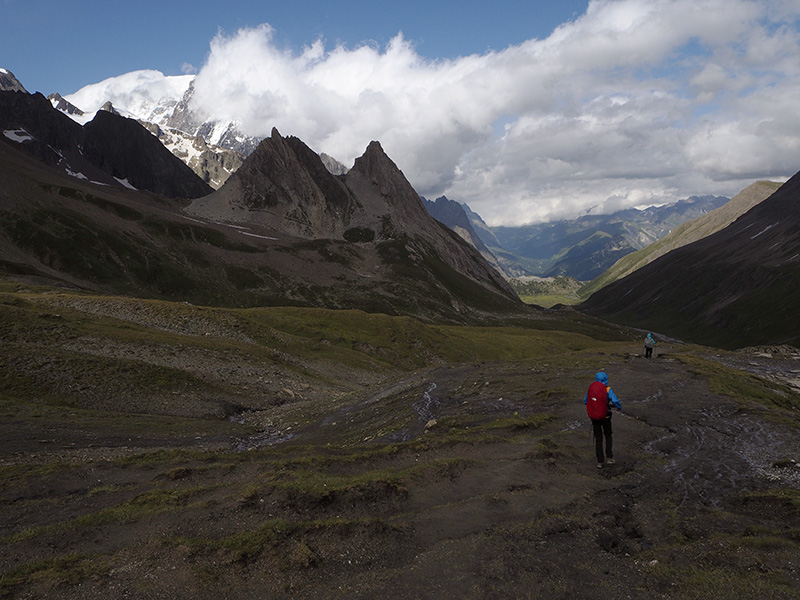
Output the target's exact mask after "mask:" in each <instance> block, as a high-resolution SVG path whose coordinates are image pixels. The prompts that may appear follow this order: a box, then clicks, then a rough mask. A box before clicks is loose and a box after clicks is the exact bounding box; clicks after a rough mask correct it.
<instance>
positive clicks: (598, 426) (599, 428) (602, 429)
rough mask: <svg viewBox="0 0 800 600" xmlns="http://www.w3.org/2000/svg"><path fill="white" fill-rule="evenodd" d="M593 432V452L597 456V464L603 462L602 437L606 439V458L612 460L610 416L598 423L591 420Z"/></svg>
mask: <svg viewBox="0 0 800 600" xmlns="http://www.w3.org/2000/svg"><path fill="white" fill-rule="evenodd" d="M592 429H593V430H594V451H595V453H596V454H597V463H598V464H600V463H602V462H605V459H604V458H603V436H604V435H605V437H606V454H605V455H606V457H607V458H614V451H613V449H612V447H611V416H610V415H609V416H608V417H606V418H605V419H600V420H599V421H595V420H592Z"/></svg>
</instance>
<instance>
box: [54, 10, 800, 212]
mask: <svg viewBox="0 0 800 600" xmlns="http://www.w3.org/2000/svg"><path fill="white" fill-rule="evenodd" d="M799 23H800V3H798V2H797V1H796V0H774V1H773V0H764V1H759V2H753V1H749V0H662V1H658V2H653V1H652V0H594V1H592V2H590V3H589V5H588V8H587V10H586V12H585V13H584V14H582V15H580V16H578V17H576V18H575V19H574V20H572V21H569V22H566V23H563V24H562V25H560V26H559V27H557V28H556V29H555V30H554V31H553V32H552V33H551V34H550V35H549V36H548V37H547V38H545V39H530V40H528V41H525V42H523V43H521V44H518V45H512V46H509V47H507V48H506V49H503V50H498V51H490V52H486V53H485V54H480V55H478V54H474V55H470V56H462V57H458V58H451V59H431V58H427V57H423V56H421V55H420V54H419V53H418V52H417V51H416V49H415V45H414V41H413V40H409V39H406V38H405V37H404V36H403V34H402V33H401V32H398V34H397V36H396V37H395V38H394V39H392V40H391V42H389V43H388V44H387V45H386V46H379V45H377V44H362V45H359V46H357V47H347V46H345V45H330V44H328V43H326V41H325V40H324V39H319V40H317V41H316V42H315V43H313V44H312V45H310V46H307V47H304V48H302V49H299V50H298V49H289V48H285V47H281V46H280V45H279V44H278V43H277V41H276V37H277V36H276V32H275V31H274V30H273V29H272V27H271V26H269V25H267V24H264V25H260V26H257V27H251V28H243V29H240V30H238V31H236V32H235V33H232V34H226V33H224V32H220V33H219V34H218V35H217V36H216V37H215V38H214V39H213V40H212V41H211V43H210V48H209V53H208V56H207V58H206V60H205V62H204V64H202V65H201V66H199V67H197V68H196V69H195V68H194V67H192V66H191V65H186V72H192V71H194V70H196V71H197V73H196V75H181V76H175V77H165V76H163V75H161V74H160V73H158V72H157V71H155V72H154V71H144V72H140V73H138V74H128V75H127V76H123V77H120V78H115V79H116V80H117V81H116V90H117V91H116V94H117V96H118V98H117V99H116V100H115V98H114V97H112V94H111V88H112V87H113V86H111V85H110V84H109V82H103V83H101V84H96V85H95V86H88V87H87V88H84V89H82V90H80V91H78V92H77V93H75V94H72V95H71V96H69V97H68V99H69V100H70V101H71V102H73V103H75V104H76V105H77V106H79V107H81V108H82V109H84V110H95V109H96V108H98V107H99V104H102V103H103V102H105V101H106V100H108V99H111V100H112V102H114V103H115V104H118V105H119V106H121V107H123V108H124V107H125V103H124V102H125V99H124V98H123V96H125V95H126V94H127V95H133V94H139V95H140V97H139V98H138V100H137V101H138V102H140V103H141V102H143V101H152V102H157V101H158V99H159V98H157V97H156V96H158V94H162V93H163V95H169V94H177V96H178V97H180V93H179V92H180V90H182V89H185V88H186V86H188V82H189V81H190V80H191V78H192V77H195V79H194V82H195V83H194V85H195V94H194V100H193V102H194V104H193V109H194V110H196V111H198V113H200V114H202V115H203V116H204V117H206V118H209V119H216V120H235V121H237V122H238V123H239V124H240V128H241V129H242V130H243V131H244V132H245V133H247V134H250V135H254V136H264V135H268V134H269V132H270V130H271V129H272V127H277V128H278V129H279V130H280V131H281V133H282V134H283V135H294V136H297V137H299V138H300V139H302V140H303V141H304V142H306V143H307V144H308V145H309V146H310V147H311V148H313V149H314V150H315V151H317V152H325V153H327V154H329V155H331V156H334V157H335V158H337V159H338V160H340V161H342V162H343V163H345V164H347V165H351V164H352V162H353V160H354V159H355V158H356V157H358V156H360V155H361V154H362V153H363V152H364V149H365V148H366V146H367V144H368V143H369V142H370V141H371V140H379V141H380V142H381V144H382V145H383V147H384V149H385V150H386V152H387V153H388V154H389V156H391V157H392V159H393V160H394V161H395V162H396V163H397V165H398V166H399V167H400V168H401V169H402V170H403V172H404V173H405V175H406V177H407V178H408V179H409V181H411V183H412V184H413V185H414V187H415V188H416V189H417V191H419V193H421V194H423V195H425V196H428V197H437V196H439V195H442V194H445V195H447V196H448V197H449V198H451V199H455V200H459V201H463V202H467V203H468V204H469V205H470V206H471V207H472V208H473V210H476V211H477V212H478V213H480V214H481V215H482V216H483V217H484V218H485V219H486V220H487V222H489V223H490V224H491V225H500V224H507V225H519V224H522V223H526V222H540V221H546V220H552V219H559V218H571V217H575V216H578V215H580V214H584V213H586V212H611V211H613V210H618V209H621V208H627V207H632V206H642V205H650V204H661V203H665V202H672V201H675V200H678V199H681V198H685V197H687V196H690V195H694V194H719V195H728V196H731V195H733V194H735V193H737V192H738V191H740V190H741V189H742V188H744V187H745V186H747V185H749V184H750V183H752V182H753V181H754V180H755V179H761V178H772V179H778V180H783V179H785V178H787V177H789V176H791V175H793V174H794V173H795V172H797V171H798V169H800V120H799V119H797V116H796V101H797V98H798V97H800V77H798V75H800V73H798V71H800V33H799V29H800V27H798V24H799ZM123 81H124V82H125V87H120V85H121V82H123ZM101 86H105V88H106V89H102V88H101ZM142 94H144V95H147V94H150V95H151V96H152V97H150V98H149V100H148V98H145V99H144V100H143V99H142V97H141V96H142ZM104 95H105V97H103V96H104Z"/></svg>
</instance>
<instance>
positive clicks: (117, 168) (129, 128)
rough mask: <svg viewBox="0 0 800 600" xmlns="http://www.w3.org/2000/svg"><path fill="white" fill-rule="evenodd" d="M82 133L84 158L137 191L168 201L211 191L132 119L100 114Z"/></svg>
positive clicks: (104, 112)
mask: <svg viewBox="0 0 800 600" xmlns="http://www.w3.org/2000/svg"><path fill="white" fill-rule="evenodd" d="M83 129H84V134H85V135H84V140H83V154H84V156H86V158H87V159H88V160H89V161H91V162H92V163H93V164H95V165H97V166H98V167H100V168H101V169H103V170H104V171H105V172H107V173H110V174H111V175H112V176H113V177H115V178H116V179H118V180H126V181H127V182H128V183H129V184H130V185H132V186H133V187H135V188H136V189H141V190H148V191H150V192H154V193H156V194H160V195H162V196H167V197H169V198H198V197H200V196H205V195H206V194H210V193H211V192H212V191H213V189H212V188H211V187H210V186H209V185H208V184H206V183H205V182H204V181H203V180H202V179H200V178H199V177H198V176H197V175H195V173H194V172H193V171H192V170H191V169H190V168H189V167H188V166H186V164H185V163H183V162H182V161H181V160H180V159H178V158H176V157H175V156H174V155H173V154H172V153H171V152H170V151H169V150H167V149H166V148H165V147H164V145H163V144H162V143H161V142H159V141H158V138H156V137H155V136H153V135H152V134H150V132H149V131H147V130H146V129H145V128H144V127H142V126H141V125H139V123H137V122H136V121H134V120H133V119H127V118H125V117H120V116H118V115H115V114H113V113H110V112H107V111H102V110H101V111H98V113H97V115H96V116H95V118H94V119H92V120H91V121H90V122H89V123H87V124H86V125H85V126H84V127H83Z"/></svg>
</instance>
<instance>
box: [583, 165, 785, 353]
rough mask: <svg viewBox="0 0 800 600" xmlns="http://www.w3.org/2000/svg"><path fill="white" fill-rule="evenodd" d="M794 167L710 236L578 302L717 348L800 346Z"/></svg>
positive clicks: (602, 314)
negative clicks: (770, 190)
mask: <svg viewBox="0 0 800 600" xmlns="http://www.w3.org/2000/svg"><path fill="white" fill-rule="evenodd" d="M799 207H800V173H798V174H796V175H795V176H793V177H792V178H791V179H789V181H787V182H786V183H784V184H783V185H781V186H780V187H779V188H778V190H777V191H775V192H774V193H773V194H771V195H770V196H769V197H768V198H767V199H766V200H763V201H762V202H760V203H758V204H756V205H755V206H754V207H753V208H751V209H750V210H748V211H747V212H745V213H744V214H743V215H741V216H740V217H738V218H737V219H736V220H735V221H733V223H731V224H730V225H728V226H727V227H725V228H724V229H721V230H719V231H717V232H715V233H713V234H712V235H709V236H707V237H704V238H702V239H700V240H698V241H696V242H693V243H691V244H687V245H685V246H682V247H680V248H676V249H674V250H672V251H671V252H668V253H667V254H664V255H663V256H661V257H659V258H657V259H656V260H654V261H653V262H651V263H649V264H647V265H645V266H643V267H642V268H640V269H638V270H636V271H634V272H633V273H631V274H630V275H628V276H626V277H623V278H622V279H619V280H617V281H615V282H613V283H611V284H609V285H607V286H605V287H603V288H602V289H600V290H598V291H597V292H595V293H594V294H593V295H592V296H591V297H589V298H588V299H587V300H586V301H585V302H583V303H582V304H580V305H578V309H579V310H581V311H583V312H586V313H587V314H591V315H594V316H599V317H601V318H603V319H606V320H609V321H613V322H618V323H624V324H627V325H631V326H636V327H641V328H647V329H650V330H652V331H659V332H663V333H665V334H668V335H672V336H675V337H679V338H681V339H685V340H689V341H694V342H698V343H703V344H707V345H713V346H717V347H722V348H741V347H744V346H756V345H762V344H789V345H793V346H798V345H800V321H799V320H798V319H797V305H796V300H795V296H796V291H797V289H799V288H800V235H799V234H798V232H799V231H800V210H798V208H799Z"/></svg>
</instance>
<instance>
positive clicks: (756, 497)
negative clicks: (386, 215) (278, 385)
mask: <svg viewBox="0 0 800 600" xmlns="http://www.w3.org/2000/svg"><path fill="white" fill-rule="evenodd" d="M749 360H750V359H749V358H747V359H746V361H749ZM762 360H767V359H766V358H764V357H762ZM754 362H755V359H754ZM787 364H788V365H791V363H787ZM739 366H741V365H739ZM600 368H603V369H606V370H607V372H608V374H609V376H610V384H611V385H612V387H613V388H614V390H615V391H616V393H617V394H618V396H619V397H620V398H621V399H622V402H623V407H624V411H623V413H621V414H615V415H614V418H613V426H614V448H615V455H616V464H615V465H613V466H607V467H606V468H604V469H598V468H597V466H596V464H595V460H594V455H593V449H592V447H591V439H590V435H591V434H590V427H589V424H588V420H587V418H586V416H585V412H584V409H583V405H582V403H581V399H582V395H583V393H584V390H585V387H586V386H588V383H589V382H590V381H591V380H592V376H593V374H594V371H595V370H597V369H600ZM787 368H789V367H787ZM789 370H790V371H791V369H789ZM796 405H797V394H796V392H794V391H792V389H791V388H789V387H786V386H782V385H779V384H777V383H771V382H769V381H767V380H766V379H762V378H760V377H756V376H754V375H751V374H748V373H746V372H745V371H743V370H741V369H738V370H736V371H733V370H728V367H726V366H725V365H723V364H721V362H720V361H718V360H716V359H715V358H714V356H713V353H706V355H705V356H700V355H697V354H696V353H694V351H693V352H688V353H686V354H681V355H680V356H678V354H672V353H670V352H662V353H661V356H660V357H659V358H657V359H653V360H645V359H643V358H641V357H639V356H638V355H637V354H636V349H635V348H633V347H631V348H627V347H625V346H624V345H621V344H617V345H616V346H613V347H610V350H609V352H607V353H604V354H596V353H594V354H590V353H575V354H574V355H572V356H568V357H563V356H562V357H554V358H553V359H552V360H547V359H540V360H534V361H526V362H522V363H521V362H498V363H477V364H462V365H452V366H441V367H437V368H433V369H429V370H422V371H418V372H415V373H409V374H408V375H407V376H405V377H403V378H402V379H396V380H392V381H386V382H383V383H381V384H379V385H376V386H374V387H373V388H372V389H370V391H369V393H366V394H361V395H358V396H353V397H352V398H351V399H350V400H349V401H348V402H340V403H338V404H337V405H336V406H335V407H332V408H331V409H330V410H328V411H322V410H318V409H315V410H314V411H311V410H310V409H309V408H308V407H306V408H304V407H303V405H302V403H296V404H287V405H284V406H281V407H277V408H275V409H274V411H273V413H274V414H272V416H271V418H270V420H269V427H270V428H271V429H269V430H268V429H266V428H265V429H264V430H263V432H262V433H261V435H262V436H263V439H264V440H265V442H264V443H263V444H260V445H259V444H255V445H251V446H250V447H255V446H260V447H259V448H258V449H255V450H246V451H240V452H237V451H236V449H237V448H239V449H242V448H243V447H247V446H246V445H245V446H242V441H243V440H246V439H248V436H243V435H242V434H241V433H240V432H238V431H237V430H235V429H233V430H231V431H230V432H229V433H219V432H217V433H215V435H213V436H210V435H203V434H198V435H189V434H187V435H186V436H185V437H183V438H181V439H174V438H168V437H167V436H160V435H159V434H158V432H154V433H152V434H151V435H150V436H149V437H148V439H147V440H146V443H141V442H142V440H139V442H140V443H138V444H137V443H136V440H131V441H130V442H125V443H123V442H124V440H122V439H121V437H120V435H119V434H109V436H108V438H107V439H103V438H102V437H97V436H96V435H95V436H93V437H92V439H91V440H88V439H87V438H86V437H85V436H82V435H79V432H76V435H75V436H74V438H73V439H70V438H69V433H68V431H65V430H58V431H52V430H51V431H45V430H42V429H40V428H38V429H37V427H38V425H37V422H36V419H34V418H32V419H30V421H29V422H28V423H27V424H26V428H21V429H20V428H18V429H17V430H16V432H15V433H14V434H13V435H12V434H11V433H10V432H9V435H8V436H5V435H4V439H3V441H2V442H0V456H2V459H3V463H2V468H3V472H4V480H5V482H6V485H4V487H3V490H2V494H1V495H0V503H2V517H0V535H1V536H2V538H3V540H2V542H3V552H2V559H0V570H1V571H2V572H3V575H2V587H0V590H2V593H3V595H5V596H6V597H14V598H187V599H188V598H193V599H197V598H230V599H239V598H242V599H248V598H253V599H255V598H431V599H433V598H475V599H479V598H480V599H485V598H589V597H606V598H642V599H644V598H647V599H652V598H729V597H740V598H754V597H769V598H798V597H800V591H799V590H800V571H798V569H800V560H798V556H800V492H799V491H798V485H799V484H798V482H799V480H800V478H799V477H798V474H799V473H800V468H799V467H798V466H797V465H798V464H800V436H799V435H798V433H800V431H799V429H800V428H799V427H798V420H797V411H796V409H794V408H793V406H796ZM305 410H308V411H309V412H307V413H305V414H302V413H303V411H305ZM399 417H400V419H399V422H401V426H395V427H389V426H388V425H387V423H389V422H392V423H397V422H398V418H399ZM259 418H261V419H262V420H264V415H261V416H260V417H259ZM289 434H290V435H289ZM252 435H259V433H254V434H252ZM48 440H49V441H48ZM26 443H27V444H30V445H32V446H33V448H34V449H35V450H36V451H35V452H27V453H21V452H20V446H21V445H24V444H26Z"/></svg>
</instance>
